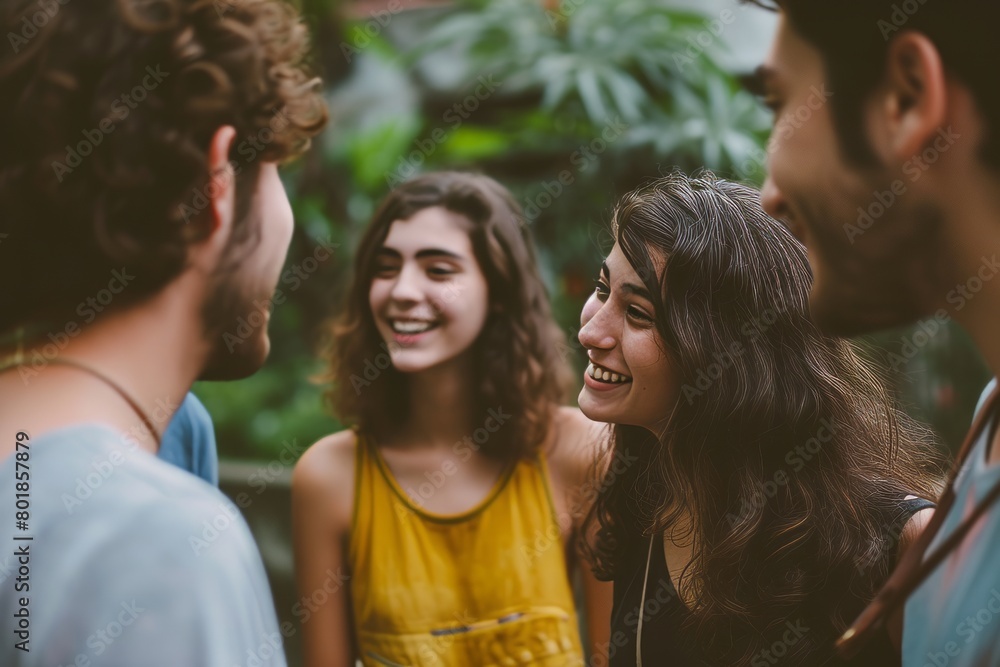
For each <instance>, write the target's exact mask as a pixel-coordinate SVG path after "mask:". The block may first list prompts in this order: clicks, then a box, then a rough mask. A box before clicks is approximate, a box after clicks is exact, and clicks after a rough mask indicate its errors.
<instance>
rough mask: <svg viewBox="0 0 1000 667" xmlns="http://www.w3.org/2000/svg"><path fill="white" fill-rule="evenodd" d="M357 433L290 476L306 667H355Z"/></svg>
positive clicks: (335, 438) (316, 449)
mask: <svg viewBox="0 0 1000 667" xmlns="http://www.w3.org/2000/svg"><path fill="white" fill-rule="evenodd" d="M353 449H354V434H353V433H351V432H346V433H337V434H335V435H332V436H330V437H328V438H324V439H323V440H320V441H319V442H317V443H316V444H315V445H313V446H312V447H311V448H310V449H309V450H308V451H307V452H306V453H305V454H304V455H303V456H302V458H301V459H300V460H299V462H298V464H297V465H296V466H295V472H294V473H293V475H292V529H293V533H294V545H295V578H296V582H297V584H298V590H299V600H298V603H297V604H296V606H295V607H294V608H293V613H294V614H295V615H296V617H298V618H300V619H301V620H302V646H303V650H304V653H305V661H304V663H303V664H304V665H305V667H353V665H354V664H355V655H354V649H353V636H352V634H353V633H352V629H351V626H350V620H349V619H350V613H349V605H350V597H349V578H348V567H347V553H346V545H347V537H348V533H349V531H350V517H351V515H352V511H353V507H352V505H353V498H354V466H353Z"/></svg>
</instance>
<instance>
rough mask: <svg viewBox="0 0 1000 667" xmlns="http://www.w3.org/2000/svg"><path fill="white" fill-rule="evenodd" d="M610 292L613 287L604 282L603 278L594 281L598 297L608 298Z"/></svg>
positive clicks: (595, 292) (601, 298)
mask: <svg viewBox="0 0 1000 667" xmlns="http://www.w3.org/2000/svg"><path fill="white" fill-rule="evenodd" d="M610 293H611V289H610V288H609V287H608V286H607V285H605V284H604V281H602V280H595V281H594V294H596V295H597V298H599V299H600V300H601V301H603V300H604V299H606V298H608V294H610Z"/></svg>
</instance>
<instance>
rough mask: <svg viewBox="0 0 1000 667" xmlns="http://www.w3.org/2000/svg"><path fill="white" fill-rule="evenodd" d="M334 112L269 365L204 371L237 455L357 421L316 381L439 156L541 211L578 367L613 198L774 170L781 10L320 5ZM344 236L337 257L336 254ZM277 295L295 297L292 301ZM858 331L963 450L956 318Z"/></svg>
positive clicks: (971, 398) (296, 198) (295, 189)
mask: <svg viewBox="0 0 1000 667" xmlns="http://www.w3.org/2000/svg"><path fill="white" fill-rule="evenodd" d="M302 9H303V12H304V14H305V15H306V17H307V20H308V21H309V23H310V24H311V27H312V29H313V34H314V35H315V36H316V37H315V68H316V69H317V70H318V72H319V73H320V74H321V76H322V77H323V79H324V82H325V85H326V86H327V97H328V100H329V103H330V108H331V112H332V113H331V116H332V119H331V124H330V126H329V127H328V129H327V130H326V132H325V133H324V135H323V136H322V137H320V138H319V139H318V140H317V142H316V145H315V147H314V149H313V150H312V151H310V153H309V154H308V155H307V156H306V158H305V159H303V160H302V161H300V162H299V163H297V164H295V165H292V166H291V167H289V168H287V169H285V170H284V173H283V178H284V179H285V183H286V187H287V188H288V191H289V195H290V198H291V200H292V203H293V207H294V210H295V214H296V221H297V228H296V232H295V236H294V239H293V242H292V248H291V252H290V254H289V258H288V263H287V265H286V267H285V269H286V270H285V272H284V274H283V276H282V280H281V283H280V284H279V289H280V290H281V294H282V296H284V297H285V298H284V300H283V302H282V303H280V304H279V305H277V306H276V307H275V311H274V313H273V317H272V321H271V328H270V331H271V341H272V352H271V356H270V358H269V360H268V363H267V365H266V366H265V367H264V368H263V369H262V370H261V371H260V372H259V373H257V374H256V375H255V376H253V377H252V378H249V379H247V380H242V381H240V382H238V383H205V382H202V383H199V384H198V385H196V389H195V391H196V393H197V394H198V395H199V396H200V397H201V398H202V400H203V401H204V402H205V404H206V406H207V407H208V409H209V411H210V412H211V414H212V415H213V418H214V419H215V424H216V433H217V436H218V442H219V450H220V454H221V455H222V456H223V457H226V458H250V459H271V458H273V457H274V456H275V455H276V454H277V452H279V451H280V450H281V449H282V447H284V446H287V445H288V444H289V443H296V444H297V445H298V446H299V447H301V446H304V445H306V444H309V443H311V442H313V441H314V440H316V439H317V438H319V437H321V436H322V435H325V434H327V433H330V432H332V431H334V430H338V429H340V428H342V425H341V424H339V423H338V422H337V420H336V419H335V418H334V417H333V416H331V415H330V414H329V413H328V412H327V410H326V409H325V408H324V406H323V403H322V390H323V387H322V386H320V385H318V384H316V383H315V382H312V381H310V378H312V377H314V376H316V374H317V373H319V372H321V371H322V370H323V364H322V362H320V361H319V360H318V359H319V357H318V349H319V346H320V344H321V341H322V339H323V332H324V330H325V327H326V323H327V322H328V320H329V318H330V317H331V316H333V315H335V314H336V312H337V306H338V303H339V300H340V298H341V295H342V293H343V291H344V289H345V288H346V286H347V282H348V281H347V277H348V275H349V268H350V261H351V254H352V250H353V247H354V245H355V242H356V239H357V237H358V235H359V232H360V230H361V229H362V227H363V226H364V225H365V224H366V222H367V220H368V218H369V216H370V215H371V213H372V211H373V209H374V207H375V205H376V204H377V202H378V201H379V199H380V198H381V197H383V196H384V195H385V194H386V193H387V192H388V190H389V189H390V188H391V186H392V185H394V184H396V183H399V182H401V181H402V180H405V179H406V178H408V177H410V176H413V175H414V174H416V173H419V172H422V171H428V170H435V169H472V170H476V171H481V172H484V173H487V174H489V175H491V176H493V177H495V178H497V179H498V180H500V181H501V182H503V183H504V184H506V185H507V186H508V187H509V188H510V189H511V190H512V191H513V192H514V193H515V195H516V196H517V198H518V199H519V201H520V202H521V203H522V206H523V207H524V209H525V213H526V217H527V219H528V221H529V223H530V225H531V229H532V233H533V235H534V238H535V241H536V244H537V246H538V248H539V251H540V257H541V262H542V265H543V272H544V275H545V277H546V279H547V281H548V284H549V287H550V290H551V294H552V297H553V301H554V307H555V313H556V315H557V317H558V319H559V322H560V323H561V325H562V326H563V328H564V330H565V332H566V334H567V337H568V339H569V341H570V348H569V350H568V351H567V352H568V353H569V354H571V355H573V358H574V360H575V362H576V363H577V364H578V366H579V368H580V370H581V372H582V369H583V365H584V362H583V359H584V355H583V352H582V350H581V349H579V345H578V344H577V343H576V333H577V330H578V326H579V313H580V308H581V306H582V304H583V301H584V300H585V299H586V297H587V295H588V294H589V292H590V290H591V289H592V284H593V278H594V276H595V275H596V271H597V268H598V266H599V264H600V261H601V259H602V258H603V255H604V253H606V252H607V251H608V249H609V247H610V243H609V236H608V233H607V231H606V230H607V226H606V225H607V222H608V218H609V214H610V210H611V207H612V205H613V202H614V201H615V200H616V199H617V198H618V197H619V196H621V195H622V194H624V193H626V192H628V191H629V190H631V189H632V188H634V187H636V186H638V185H640V184H642V183H643V182H645V181H648V180H649V179H651V178H654V177H656V176H658V175H660V174H662V173H665V172H666V171H668V170H669V169H671V168H673V167H680V168H682V169H685V170H688V171H692V170H695V169H698V168H701V167H707V168H710V169H712V170H714V171H715V172H716V173H718V174H720V175H723V176H726V177H729V178H733V179H735V180H740V181H744V182H748V183H752V184H754V185H759V184H760V183H761V182H762V181H763V178H764V166H765V165H764V163H765V161H766V153H765V150H766V138H767V134H768V131H769V128H770V116H769V113H767V112H766V111H765V110H764V109H763V108H762V107H761V105H760V104H759V103H758V101H757V100H755V99H754V98H753V97H752V96H751V95H750V94H749V93H747V92H745V91H744V90H743V89H742V86H741V85H740V78H741V77H742V76H745V75H747V74H748V73H749V72H750V71H752V68H753V67H754V66H756V64H757V63H758V62H759V61H760V59H761V57H762V56H763V54H764V48H765V47H766V45H767V43H768V42H769V40H770V37H771V30H772V28H773V23H772V22H771V19H770V18H769V17H768V16H767V15H766V13H765V12H762V11H760V10H757V9H746V8H744V7H743V6H741V5H739V4H738V3H737V2H736V1H735V0H715V1H709V0H705V1H702V2H694V1H690V2H682V1H681V0H659V1H644V0H562V2H557V1H555V0H491V1H485V0H480V1H466V2H441V1H438V2H431V1H428V0H424V1H404V0H374V1H368V2H353V3H342V2H331V1H330V0H304V1H303V3H302ZM330 248H332V253H330V254H327V253H326V252H325V250H326V249H330ZM279 300H280V299H279ZM922 331H923V330H922V329H920V328H919V327H913V328H907V329H903V330H899V331H893V332H888V333H884V334H880V335H879V336H877V337H872V338H869V339H865V340H863V341H861V343H862V344H863V345H864V346H865V347H866V349H867V350H868V351H869V352H870V354H871V355H872V356H873V357H874V358H875V359H877V360H878V361H879V363H881V364H882V365H883V366H884V367H885V368H886V371H887V373H889V374H890V376H891V377H892V379H893V381H894V382H895V383H896V386H897V388H898V392H899V397H900V400H902V401H903V402H904V403H905V405H906V406H907V408H908V409H909V410H910V411H911V412H912V413H913V414H914V415H915V416H917V417H918V418H920V419H922V420H924V421H927V422H929V423H930V424H931V425H932V426H933V427H934V428H935V430H937V432H938V433H939V435H940V436H941V437H942V440H943V441H944V443H945V444H946V445H947V446H948V447H950V448H956V447H957V445H958V444H959V442H960V440H961V437H962V435H963V434H964V432H965V429H966V428H967V425H968V421H969V418H970V416H971V413H972V409H973V407H974V405H975V400H976V398H977V397H978V394H979V391H980V390H981V389H982V387H983V385H984V384H985V382H986V380H987V379H988V373H987V371H986V370H985V367H984V366H983V364H982V361H981V360H980V359H979V358H978V356H977V354H976V353H975V352H974V351H973V350H972V347H971V345H970V344H969V341H968V339H967V338H966V337H965V335H964V334H963V333H962V332H961V331H960V330H959V329H958V328H957V327H955V326H954V325H948V326H945V327H941V328H940V330H938V331H936V332H934V333H933V334H929V333H927V332H926V331H923V333H922Z"/></svg>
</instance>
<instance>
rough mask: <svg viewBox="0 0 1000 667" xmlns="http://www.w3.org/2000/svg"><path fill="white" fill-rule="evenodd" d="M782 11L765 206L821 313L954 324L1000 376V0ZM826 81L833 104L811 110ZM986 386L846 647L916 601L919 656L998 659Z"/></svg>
mask: <svg viewBox="0 0 1000 667" xmlns="http://www.w3.org/2000/svg"><path fill="white" fill-rule="evenodd" d="M758 4H764V3H758ZM776 4H777V7H776V9H777V10H778V11H779V13H780V20H779V26H778V31H777V35H776V37H775V40H774V43H773V46H772V48H771V52H770V55H769V56H768V59H767V62H766V63H765V64H764V65H763V66H762V67H761V68H760V70H759V73H758V74H759V85H760V86H761V88H762V94H763V95H764V97H765V99H766V102H767V104H768V105H769V106H770V107H771V108H772V109H774V112H775V130H774V133H773V135H772V139H771V145H770V147H769V165H768V167H769V169H768V171H769V176H768V179H767V182H766V183H765V185H764V191H763V195H762V199H763V203H764V207H765V209H766V210H767V211H768V212H769V213H770V214H772V215H773V216H775V217H778V218H781V219H783V220H785V221H786V222H787V224H788V226H789V227H790V228H791V229H792V230H793V231H795V232H796V233H797V234H798V236H799V238H801V239H802V240H803V241H804V242H805V243H806V244H807V246H808V248H809V257H810V261H811V263H812V268H813V273H814V274H815V282H814V285H813V288H812V295H811V308H812V312H813V316H814V318H815V319H816V321H817V322H818V323H819V324H820V325H821V326H822V327H824V328H825V329H826V330H827V331H831V332H836V333H840V334H844V335H853V334H860V333H864V332H868V331H872V330H875V329H879V328H883V327H891V326H897V325H903V324H906V323H909V322H913V321H915V320H918V319H923V318H927V319H926V321H924V322H922V323H921V330H922V331H923V332H924V334H925V336H930V335H933V334H934V332H935V331H936V330H940V329H941V325H942V324H943V323H944V322H946V321H947V320H948V319H951V318H954V319H955V320H956V321H957V322H958V323H960V324H961V325H962V326H963V327H964V328H965V329H966V330H967V331H968V332H969V334H970V335H971V336H972V338H973V340H974V341H975V343H976V345H977V347H978V348H979V350H980V352H981V353H982V354H983V356H984V357H985V359H986V361H987V362H988V364H989V366H990V367H991V368H992V369H993V371H994V374H995V373H996V372H997V370H998V369H1000V316H998V313H1000V278H998V275H997V274H998V272H1000V261H998V254H1000V253H998V251H1000V197H998V193H1000V87H998V86H997V85H996V81H995V73H994V69H995V68H994V67H993V64H994V62H995V61H996V57H995V56H997V55H1000V42H998V41H997V39H996V36H995V34H994V33H995V31H996V26H997V25H998V23H1000V4H998V3H992V2H982V3H981V2H972V1H971V0H949V1H947V2H945V1H943V0H904V1H901V0H842V1H839V2H819V1H817V0H778V2H777V3H776ZM817 91H822V93H823V94H822V95H821V96H819V97H820V98H821V99H823V100H825V102H824V103H822V104H810V103H809V102H810V99H813V100H814V99H816V98H817ZM810 96H812V97H810ZM924 340H926V338H924ZM987 394H988V397H984V400H983V401H982V405H981V407H980V409H979V410H978V411H977V424H976V426H974V427H973V429H972V431H971V432H970V437H969V439H968V443H967V444H968V449H966V450H965V451H966V452H967V456H963V457H961V458H963V459H964V464H963V465H962V469H961V472H960V473H959V474H957V476H956V478H954V479H953V480H952V481H951V482H950V484H949V489H948V491H946V492H945V494H944V495H943V497H942V499H941V501H940V503H939V507H938V510H937V512H936V514H935V516H934V518H933V519H932V520H931V522H930V524H929V525H928V527H927V529H926V530H925V531H924V533H923V535H922V536H921V538H920V540H918V542H917V545H916V546H915V547H914V549H913V550H912V551H911V552H910V554H908V555H907V557H906V558H905V559H904V561H903V562H902V563H901V565H900V567H899V569H898V570H897V572H896V573H895V574H894V575H893V576H892V578H891V579H890V581H889V583H888V584H887V586H886V588H885V590H884V591H883V592H882V594H880V596H879V597H878V598H877V599H876V601H875V602H874V603H873V605H872V606H871V607H870V608H869V610H867V611H866V613H865V614H863V615H862V617H861V618H860V619H859V620H858V622H856V623H855V625H854V626H853V627H852V628H850V629H849V630H847V632H846V633H845V635H844V638H843V639H842V641H841V646H842V648H843V649H844V650H845V652H850V651H851V650H853V649H855V648H856V646H857V644H858V643H859V642H860V641H862V640H863V639H864V638H865V637H867V636H870V635H871V634H872V632H874V631H875V629H876V628H877V627H879V625H880V624H881V623H882V621H883V619H886V618H888V619H889V620H890V621H891V620H892V619H893V618H894V617H898V614H899V610H900V609H901V608H902V607H903V605H904V604H905V619H904V626H903V638H902V654H903V664H904V665H912V666H917V667H923V666H924V665H938V666H943V665H951V666H955V665H960V666H964V665H968V666H972V665H976V666H979V665H998V664H1000V640H998V637H1000V561H998V558H1000V505H998V504H997V503H996V502H995V501H996V498H997V497H998V496H1000V436H997V435H995V434H994V430H993V429H992V428H990V427H989V426H990V425H991V424H995V422H996V417H995V405H996V401H995V400H994V399H995V393H994V391H993V387H992V386H991V387H990V388H988V390H987Z"/></svg>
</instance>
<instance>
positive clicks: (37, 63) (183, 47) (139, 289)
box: [0, 0, 327, 334]
mask: <svg viewBox="0 0 1000 667" xmlns="http://www.w3.org/2000/svg"><path fill="white" fill-rule="evenodd" d="M0 28H2V33H3V34H4V35H7V36H8V38H9V41H10V42H11V44H10V48H9V49H4V51H3V53H2V54H0V99H2V100H3V101H4V103H3V105H2V107H0V146H3V150H2V151H0V209H2V210H3V216H2V222H0V232H3V234H4V235H0V283H2V284H4V285H7V286H8V289H4V290H3V296H2V297H0V312H2V313H3V314H2V316H0V334H4V333H8V332H9V331H10V330H11V329H12V328H13V327H16V326H19V325H24V324H25V323H35V324H39V323H43V322H56V321H65V318H67V317H72V316H73V314H74V308H75V307H76V306H77V304H80V303H81V301H82V300H83V299H85V298H86V297H87V296H88V295H92V294H94V293H96V292H98V291H99V290H101V289H102V288H106V287H107V284H108V280H109V278H110V277H111V274H112V271H113V270H115V269H121V268H122V267H123V266H125V267H127V269H128V271H129V272H130V273H132V274H135V275H136V279H135V280H134V281H133V282H132V283H130V284H129V288H128V289H127V290H125V291H124V293H123V294H122V295H121V297H120V299H118V300H117V301H116V305H117V304H120V303H126V302H133V301H136V300H139V299H142V298H144V297H146V296H148V295H150V294H153V293H155V292H156V291H158V290H159V289H160V288H161V287H163V286H164V285H165V284H166V283H168V282H169V281H170V280H172V279H173V278H174V277H175V276H176V275H177V274H178V273H179V272H180V271H181V270H182V269H183V267H184V264H185V258H186V249H187V244H188V243H190V242H191V241H193V240H196V239H198V238H201V237H202V236H203V235H204V234H205V233H206V232H207V229H204V228H203V225H201V224H199V223H201V222H203V221H204V220H205V216H200V215H197V214H198V213H199V212H200V211H201V210H202V209H203V208H204V207H205V206H206V205H207V200H206V199H205V195H206V194H207V193H209V192H210V191H211V189H212V187H213V186H214V184H213V183H212V182H211V178H212V176H217V175H212V174H209V173H207V166H206V165H207V152H208V147H209V143H210V141H211V138H212V136H213V134H214V133H215V132H216V130H218V129H219V128H220V127H222V126H224V125H231V126H233V127H235V128H236V131H237V136H236V140H235V142H234V146H233V148H232V151H231V153H230V156H229V157H230V165H231V166H232V168H233V171H234V172H235V173H236V174H237V175H236V193H237V194H236V196H237V203H236V216H237V224H236V227H235V229H234V238H233V241H234V242H235V243H243V242H245V241H247V240H248V239H249V238H252V237H254V236H255V235H256V233H257V232H258V231H259V230H257V229H254V224H251V223H249V222H248V221H247V220H246V219H245V218H246V213H247V211H248V210H249V204H250V201H251V198H252V196H253V194H254V189H255V184H256V182H257V175H258V173H259V170H260V163H261V161H269V162H276V161H283V160H286V159H289V158H291V157H294V156H296V155H297V154H299V153H301V152H302V151H303V150H305V148H306V147H307V146H308V144H309V141H310V138H311V137H312V136H314V135H315V134H316V133H317V132H318V131H319V130H320V129H321V128H322V127H323V125H324V124H325V122H326V118H327V112H326V107H325V104H324V102H323V100H322V98H321V96H320V93H319V91H318V86H317V84H318V79H315V78H313V77H311V76H310V75H309V74H308V73H307V71H306V69H305V67H304V62H305V58H306V56H307V51H308V34H307V31H306V28H305V26H304V25H303V24H302V23H301V21H300V19H299V16H298V14H297V12H296V10H295V9H293V8H292V7H291V6H290V5H288V4H285V3H284V2H281V1H279V0H214V2H213V1H211V0H152V1H149V0H101V1H95V2H83V3H81V2H69V3H57V2H49V3H48V4H46V3H45V2H42V3H41V4H38V3H35V2H33V3H30V4H29V3H27V2H13V3H4V7H3V9H0ZM246 245H249V244H246ZM12 286H17V287H16V288H11V287H12Z"/></svg>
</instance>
